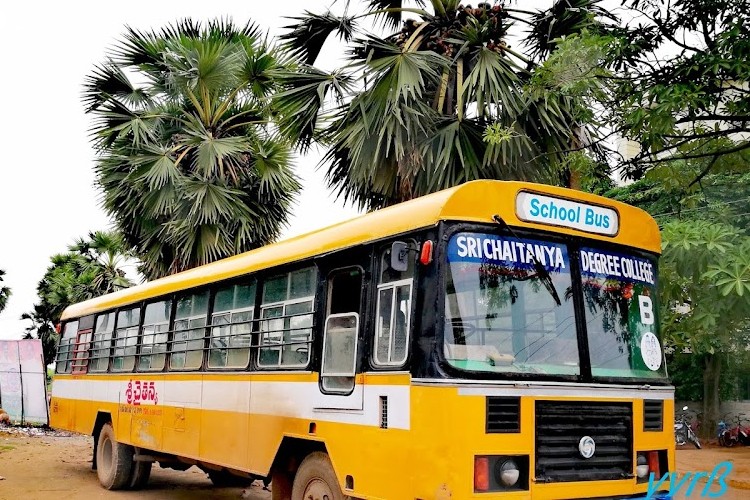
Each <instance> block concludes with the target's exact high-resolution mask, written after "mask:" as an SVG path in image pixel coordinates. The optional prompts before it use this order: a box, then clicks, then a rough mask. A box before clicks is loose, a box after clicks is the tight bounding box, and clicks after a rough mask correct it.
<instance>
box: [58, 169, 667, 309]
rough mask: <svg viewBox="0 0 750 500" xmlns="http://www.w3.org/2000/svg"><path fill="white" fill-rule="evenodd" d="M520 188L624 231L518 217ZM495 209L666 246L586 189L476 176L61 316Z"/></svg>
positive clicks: (638, 220) (638, 215)
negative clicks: (606, 219)
mask: <svg viewBox="0 0 750 500" xmlns="http://www.w3.org/2000/svg"><path fill="white" fill-rule="evenodd" d="M521 190H527V191H532V192H535V193H539V194H542V195H549V196H554V197H559V198H565V199H568V200H573V201H578V202H580V203H588V204H593V205H598V206H604V207H609V208H612V209H614V210H615V211H617V212H618V214H619V232H618V234H617V235H616V236H614V237H613V236H606V235H601V234H592V233H588V232H584V231H579V230H576V229H570V228H565V227H553V226H550V225H547V224H539V223H534V222H526V221H523V220H521V219H519V218H518V216H517V215H516V209H515V203H516V201H515V200H516V194H517V193H518V192H519V191H521ZM495 214H498V215H500V216H501V217H502V218H503V220H504V221H505V222H506V223H507V224H508V225H510V226H514V227H522V228H534V229H542V230H548V231H554V232H557V233H562V234H569V235H575V236H583V237H587V238H591V239H594V240H601V241H607V242H610V243H617V244H620V245H626V246H630V247H634V248H639V249H643V250H646V251H649V252H654V253H659V252H660V251H661V240H660V235H659V228H658V226H657V224H656V221H654V219H653V218H652V217H651V216H650V215H649V214H647V213H646V212H644V211H643V210H641V209H639V208H636V207H632V206H630V205H626V204H624V203H620V202H617V201H614V200H610V199H608V198H603V197H601V196H596V195H592V194H589V193H584V192H582V191H574V190H570V189H565V188H560V187H555V186H548V185H543V184H533V183H528V182H516V181H492V180H481V181H472V182H467V183H466V184H462V185H460V186H457V187H454V188H450V189H446V190H444V191H440V192H437V193H433V194H430V195H427V196H422V197H420V198H417V199H414V200H411V201H407V202H404V203H400V204H398V205H394V206H392V207H388V208H384V209H382V210H377V211H374V212H371V213H368V214H365V215H361V216H359V217H356V218H354V219H351V220H348V221H345V222H341V223H339V224H335V225H333V226H329V227H326V228H323V229H320V230H317V231H313V232H310V233H307V234H303V235H300V236H296V237H294V238H290V239H287V240H284V241H280V242H278V243H273V244H271V245H267V246H264V247H262V248H258V249H256V250H251V251H249V252H245V253H242V254H239V255H235V256H233V257H229V258H226V259H222V260H220V261H217V262H213V263H211V264H206V265H204V266H200V267H197V268H194V269H190V270H188V271H183V272H181V273H177V274H173V275H171V276H167V277H164V278H160V279H157V280H154V281H150V282H147V283H144V284H142V285H138V286H134V287H131V288H127V289H124V290H120V291H118V292H115V293H111V294H107V295H103V296H101V297H97V298H94V299H90V300H87V301H85V302H80V303H78V304H74V305H71V306H70V307H68V308H67V309H65V311H64V312H63V315H62V319H63V320H65V319H70V318H78V317H82V316H86V315H89V314H94V313H97V312H100V311H105V310H109V309H113V308H116V307H122V306H125V305H128V304H133V303H137V302H140V301H141V300H144V299H148V298H151V297H157V296H161V295H165V294H169V293H172V292H176V291H180V290H185V289H190V288H193V287H197V286H201V285H205V284H210V283H214V282H218V281H222V280H225V279H229V278H234V277H238V276H242V275H244V274H247V273H251V272H253V271H258V270H262V269H266V268H270V267H274V266H277V265H281V264H284V263H288V262H295V261H298V260H303V259H306V258H310V257H314V256H317V255H322V254H326V253H328V252H332V251H335V250H339V249H344V248H348V247H352V246H354V245H358V244H364V243H368V242H372V241H377V240H380V239H384V238H387V237H389V236H393V235H398V234H401V233H405V232H408V231H412V230H416V229H421V228H426V227H431V226H434V225H436V224H437V223H438V222H439V221H441V220H461V221H467V222H481V223H492V222H493V215H495Z"/></svg>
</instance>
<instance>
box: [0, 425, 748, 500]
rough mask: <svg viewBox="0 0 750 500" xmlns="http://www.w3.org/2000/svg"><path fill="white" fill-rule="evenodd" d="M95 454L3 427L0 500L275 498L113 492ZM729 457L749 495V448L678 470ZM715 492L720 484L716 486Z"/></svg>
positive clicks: (183, 479)
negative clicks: (103, 482)
mask: <svg viewBox="0 0 750 500" xmlns="http://www.w3.org/2000/svg"><path fill="white" fill-rule="evenodd" d="M91 453H92V445H91V439H90V438H88V437H84V436H65V435H62V436H60V435H58V436H50V435H41V436H28V435H24V434H8V433H3V432H2V431H0V500H26V499H44V500H50V499H55V500H62V499H73V498H75V499H86V500H90V499H94V498H123V499H124V498H129V499H131V500H132V499H134V498H138V499H139V500H140V499H147V500H148V499H153V500H156V499H160V500H161V499H165V500H197V499H234V500H237V499H240V498H244V499H246V500H267V499H270V498H271V494H270V493H269V492H268V491H264V490H263V487H262V485H261V484H260V482H255V483H253V485H251V486H250V487H249V488H247V489H246V490H243V489H242V488H215V487H214V486H213V485H212V484H211V482H210V481H209V480H208V478H207V477H206V475H205V474H204V473H203V472H201V471H200V470H198V469H197V468H195V467H193V468H191V469H189V470H187V471H185V472H178V471H173V470H171V469H161V468H160V467H158V466H154V469H153V473H152V475H151V481H149V484H148V487H147V488H146V489H144V490H141V491H139V492H138V493H134V492H110V491H106V490H103V489H102V488H101V487H100V486H99V481H98V480H97V477H96V472H94V471H92V470H91ZM725 461H729V462H731V463H732V471H731V473H730V474H729V476H728V481H727V482H728V484H729V489H728V490H727V492H726V493H725V494H724V495H722V496H721V497H720V498H722V499H726V500H740V499H747V498H750V447H748V448H731V449H728V448H718V447H710V446H709V447H704V449H702V450H696V449H692V448H691V449H687V448H684V449H678V451H677V466H678V471H679V472H686V471H706V470H708V471H709V472H710V469H712V468H713V467H714V466H715V465H716V464H719V463H721V462H725ZM703 484H705V483H703ZM716 490H717V488H716V487H714V488H713V489H712V491H716ZM701 492H702V484H701V485H700V486H696V488H695V491H694V492H693V494H692V495H690V496H684V495H680V496H678V498H681V499H682V498H700V497H701ZM704 498H707V497H704Z"/></svg>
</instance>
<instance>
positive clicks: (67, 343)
mask: <svg viewBox="0 0 750 500" xmlns="http://www.w3.org/2000/svg"><path fill="white" fill-rule="evenodd" d="M77 334H78V320H76V321H68V322H67V323H65V327H64V329H63V333H62V335H61V336H60V342H59V344H58V346H57V363H56V367H55V371H56V372H57V373H70V370H71V367H72V366H73V363H72V361H73V344H75V341H76V335H77Z"/></svg>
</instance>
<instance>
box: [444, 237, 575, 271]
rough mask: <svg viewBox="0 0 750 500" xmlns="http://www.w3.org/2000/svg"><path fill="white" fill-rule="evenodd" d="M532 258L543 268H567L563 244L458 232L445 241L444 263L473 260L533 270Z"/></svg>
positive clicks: (552, 269)
mask: <svg viewBox="0 0 750 500" xmlns="http://www.w3.org/2000/svg"><path fill="white" fill-rule="evenodd" d="M535 258H536V260H537V262H539V263H540V264H541V265H542V266H544V268H545V269H546V270H547V271H561V270H564V269H565V270H567V266H568V254H567V251H566V248H565V246H564V245H560V244H557V243H550V242H548V241H537V240H522V239H518V238H511V237H505V236H497V235H493V234H482V233H460V234H458V235H456V236H454V237H453V238H451V240H450V243H448V262H477V263H487V264H495V265H500V266H508V267H514V268H522V269H534V259H535Z"/></svg>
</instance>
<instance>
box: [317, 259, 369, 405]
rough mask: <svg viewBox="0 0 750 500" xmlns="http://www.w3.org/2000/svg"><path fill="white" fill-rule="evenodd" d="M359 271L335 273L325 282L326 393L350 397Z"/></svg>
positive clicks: (323, 370) (322, 374) (322, 372)
mask: <svg viewBox="0 0 750 500" xmlns="http://www.w3.org/2000/svg"><path fill="white" fill-rule="evenodd" d="M361 298H362V270H361V269H359V268H348V269H344V270H340V271H335V272H334V273H333V274H332V275H331V277H330V278H329V279H328V300H327V310H326V312H327V317H326V325H325V332H324V337H323V362H322V364H321V367H320V380H321V387H322V389H323V391H325V392H333V393H344V394H349V393H350V392H352V389H353V388H354V376H355V374H356V369H357V340H358V337H359V336H358V333H359V310H360V304H361Z"/></svg>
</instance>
